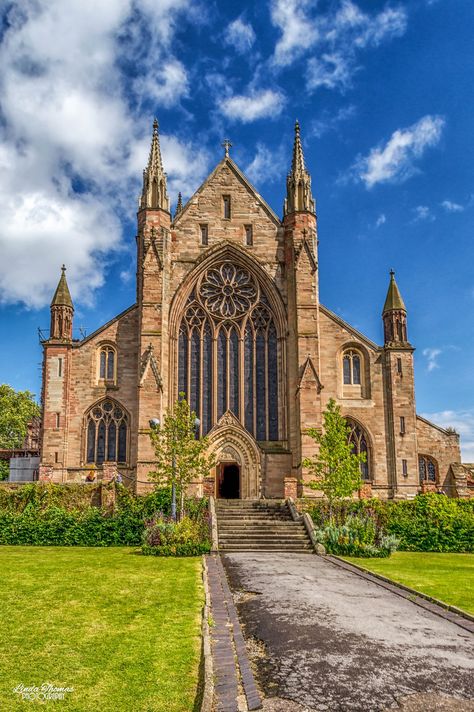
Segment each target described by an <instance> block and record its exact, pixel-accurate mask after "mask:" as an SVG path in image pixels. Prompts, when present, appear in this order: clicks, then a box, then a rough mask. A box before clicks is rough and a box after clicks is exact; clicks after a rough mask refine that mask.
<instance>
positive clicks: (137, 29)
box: [0, 0, 474, 461]
mask: <svg viewBox="0 0 474 712" xmlns="http://www.w3.org/2000/svg"><path fill="white" fill-rule="evenodd" d="M0 12H1V13H2V15H1V26H0V68H1V69H0V218H1V220H0V325H1V333H2V336H3V339H2V347H1V351H0V382H2V381H5V382H8V383H10V384H12V385H13V386H14V387H15V388H29V389H31V390H32V391H34V392H35V393H39V390H40V375H41V374H40V368H39V366H40V362H41V350H40V347H39V344H38V337H37V327H38V326H40V327H43V328H45V329H46V328H48V325H49V310H48V304H49V301H50V299H51V295H52V293H53V291H54V288H55V285H56V283H57V280H58V277H59V272H60V266H61V264H62V263H63V262H64V263H66V265H67V267H68V272H67V275H68V280H69V284H70V287H71V291H72V294H73V298H74V301H75V306H76V314H75V326H76V327H83V328H84V329H86V330H87V332H88V333H90V332H91V331H93V330H94V329H95V328H97V327H98V326H99V325H100V324H102V323H103V322H105V321H107V320H108V319H110V318H111V317H112V316H114V315H115V314H116V313H118V312H120V311H121V310H123V309H124V308H126V307H127V306H129V305H130V304H131V303H133V301H134V298H135V283H134V275H135V263H134V260H135V239H134V236H135V211H136V206H137V196H138V193H139V190H140V180H141V171H142V169H143V167H144V165H145V164H146V160H147V154H148V148H149V141H150V135H151V124H152V120H153V116H154V115H156V116H158V118H159V121H160V130H161V136H162V149H163V158H164V163H165V169H166V170H167V172H168V179H169V191H170V195H171V199H172V201H173V204H174V203H175V200H176V196H177V192H178V190H181V191H182V193H183V196H184V197H185V198H187V197H189V196H190V195H191V194H192V193H193V191H194V190H195V189H196V188H197V187H198V186H199V184H200V182H201V181H202V180H203V179H204V178H205V177H206V175H208V173H209V172H210V171H211V170H212V168H213V167H214V165H215V164H216V163H217V162H218V161H219V160H220V158H221V155H222V148H221V146H220V144H221V141H222V140H223V138H224V137H229V138H230V139H231V141H232V143H233V148H232V156H233V158H234V159H235V160H236V162H237V163H238V164H239V166H240V167H241V168H242V169H243V170H244V172H246V173H247V175H248V176H249V178H250V179H251V181H252V182H253V183H254V184H255V185H256V187H257V188H258V190H259V192H260V193H261V194H262V195H263V196H264V197H265V199H266V200H267V201H268V202H269V203H270V205H271V206H272V207H273V208H274V210H275V211H276V212H277V213H278V214H280V215H281V206H282V201H283V198H284V191H285V175H286V172H287V170H288V168H289V165H290V160H291V146H292V138H293V124H294V120H295V119H296V118H298V119H299V121H300V123H301V126H302V135H303V139H304V150H305V156H306V162H307V165H308V168H309V170H310V172H311V174H312V179H313V192H314V195H315V197H316V201H317V213H318V220H319V239H320V290H321V301H322V302H323V303H324V304H325V305H326V306H328V307H329V308H331V309H333V310H334V311H335V312H336V313H338V314H339V315H340V316H341V317H343V318H344V319H346V320H347V321H349V322H350V323H352V324H353V325H354V326H356V327H357V328H358V329H360V330H361V331H363V332H364V333H365V334H367V336H369V337H370V338H371V339H373V340H374V341H376V342H378V343H380V341H381V339H382V324H381V319H380V311H381V308H382V305H383V301H384V297H385V292H386V289H387V284H388V272H389V270H390V269H391V268H393V269H394V270H395V271H396V275H397V281H398V284H399V286H400V289H401V291H402V294H403V297H404V299H405V302H406V304H407V307H408V312H409V337H410V340H411V341H412V343H413V344H414V346H415V347H416V353H415V364H416V385H417V391H416V394H417V407H418V412H420V413H421V414H423V415H425V416H426V417H429V418H431V419H432V420H434V421H435V422H437V423H439V424H441V425H454V426H455V427H456V428H457V429H458V430H459V432H461V435H462V437H463V442H464V459H465V460H467V461H474V369H473V367H472V362H473V359H472V354H473V353H474V328H473V326H474V325H473V314H474V276H473V270H472V264H473V257H474V250H473V230H472V224H473V216H474V179H473V169H472V166H473V165H474V150H473V146H474V144H473V139H472V104H473V86H474V76H473V75H474V72H473V62H474V60H473V53H472V37H473V36H474V6H473V3H472V0H456V2H453V0H410V1H408V0H405V1H399V2H396V1H394V2H388V3H387V2H385V1H380V2H379V1H378V0H365V1H364V0H358V2H356V1H355V0H334V1H324V0H319V2H316V0H312V1H309V0H267V1H264V2H258V3H243V2H242V3H237V2H234V3H229V2H222V1H218V2H200V1H199V0H107V1H104V2H101V3H96V2H95V0H94V1H93V0H68V2H67V3H64V2H63V1H62V0H34V1H33V0H31V1H27V0H19V1H18V2H16V3H15V4H14V5H13V4H10V3H8V2H7V3H3V4H2V10H1V11H0ZM77 335H79V334H78V333H77Z"/></svg>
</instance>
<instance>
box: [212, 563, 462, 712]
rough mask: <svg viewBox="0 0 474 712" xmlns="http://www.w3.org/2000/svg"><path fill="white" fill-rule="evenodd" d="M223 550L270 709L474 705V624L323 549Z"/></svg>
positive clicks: (367, 711) (335, 711) (413, 710)
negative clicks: (466, 625)
mask: <svg viewBox="0 0 474 712" xmlns="http://www.w3.org/2000/svg"><path fill="white" fill-rule="evenodd" d="M222 559H223V562H224V565H225V568H226V571H227V574H228V577H229V580H230V584H231V588H232V590H233V592H234V596H235V599H236V602H237V604H238V611H239V615H240V619H241V622H242V624H243V626H244V631H245V634H246V638H247V642H248V646H249V649H250V651H251V652H252V651H253V659H254V662H255V664H256V669H257V676H258V680H259V683H260V685H261V688H262V690H263V692H264V694H265V696H266V697H267V700H266V703H265V708H266V709H268V710H275V711H276V710H278V712H280V710H281V711H282V712H283V711H284V712H291V711H292V710H295V711H296V710H310V711H311V712H313V711H318V712H319V711H323V710H324V711H330V712H345V711H346V710H347V711H348V710H350V711H351V712H359V711H362V710H364V712H376V711H379V710H388V709H392V708H393V709H397V710H400V709H403V710H407V711H408V710H410V712H418V711H419V712H430V711H431V710H433V711H434V710H440V711H441V710H443V711H444V710H453V712H454V710H456V712H467V711H468V710H469V711H470V710H474V685H473V683H474V659H473V651H474V645H473V644H474V636H473V635H472V634H471V633H469V632H468V631H466V630H464V629H462V628H460V627H459V626H457V625H455V624H453V623H451V622H449V621H447V620H444V619H443V618H440V617H439V616H437V615H435V614H433V613H430V612H429V611H426V610H423V609H422V608H420V607H418V606H416V605H415V604H413V603H412V602H411V601H408V600H406V599H403V598H400V597H399V596H397V595H395V594H393V593H391V592H390V591H387V590H386V589H384V588H382V587H380V586H378V585H376V584H374V583H371V582H369V581H366V580H364V579H363V578H361V577H359V576H357V575H356V574H353V573H351V572H349V571H345V570H343V569H340V568H339V567H337V566H335V565H334V564H331V563H330V562H328V561H326V560H324V559H322V558H321V557H317V556H311V555H305V554H291V555H288V554H273V553H264V554H258V553H251V552H249V553H232V554H226V555H225V556H223V557H222ZM255 594H256V595H255ZM268 698H273V699H272V700H269V699H268Z"/></svg>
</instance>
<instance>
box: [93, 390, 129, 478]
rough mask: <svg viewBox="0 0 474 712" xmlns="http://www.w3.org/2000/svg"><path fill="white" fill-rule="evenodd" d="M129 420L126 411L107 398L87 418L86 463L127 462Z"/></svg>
mask: <svg viewBox="0 0 474 712" xmlns="http://www.w3.org/2000/svg"><path fill="white" fill-rule="evenodd" d="M128 425H129V419H128V415H127V414H126V412H125V410H124V409H123V408H122V406H120V405H119V404H118V403H116V402H115V401H112V400H110V399H109V398H106V399H105V400H103V401H101V402H100V403H98V404H97V405H95V406H94V407H93V408H91V410H90V411H89V413H88V414H87V417H86V462H87V463H95V464H96V465H101V464H102V463H103V462H127V439H128Z"/></svg>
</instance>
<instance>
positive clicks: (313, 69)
mask: <svg viewBox="0 0 474 712" xmlns="http://www.w3.org/2000/svg"><path fill="white" fill-rule="evenodd" d="M354 71H355V69H354V66H353V63H352V62H351V61H350V59H349V58H348V57H346V56H344V55H343V53H342V52H331V53H324V54H323V55H322V56H321V58H320V59H318V58H316V57H311V59H309V60H308V67H307V74H306V79H307V87H308V89H309V90H310V91H314V90H315V89H319V87H326V89H343V88H345V87H348V86H349V84H350V80H351V78H352V75H353V73H354Z"/></svg>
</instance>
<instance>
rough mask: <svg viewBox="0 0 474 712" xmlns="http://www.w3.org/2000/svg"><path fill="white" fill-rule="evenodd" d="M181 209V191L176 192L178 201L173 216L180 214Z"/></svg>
mask: <svg viewBox="0 0 474 712" xmlns="http://www.w3.org/2000/svg"><path fill="white" fill-rule="evenodd" d="M182 209H183V196H182V195H181V193H178V202H177V204H176V211H175V214H174V216H175V218H177V217H178V215H179V214H180V212H181V211H182Z"/></svg>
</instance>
